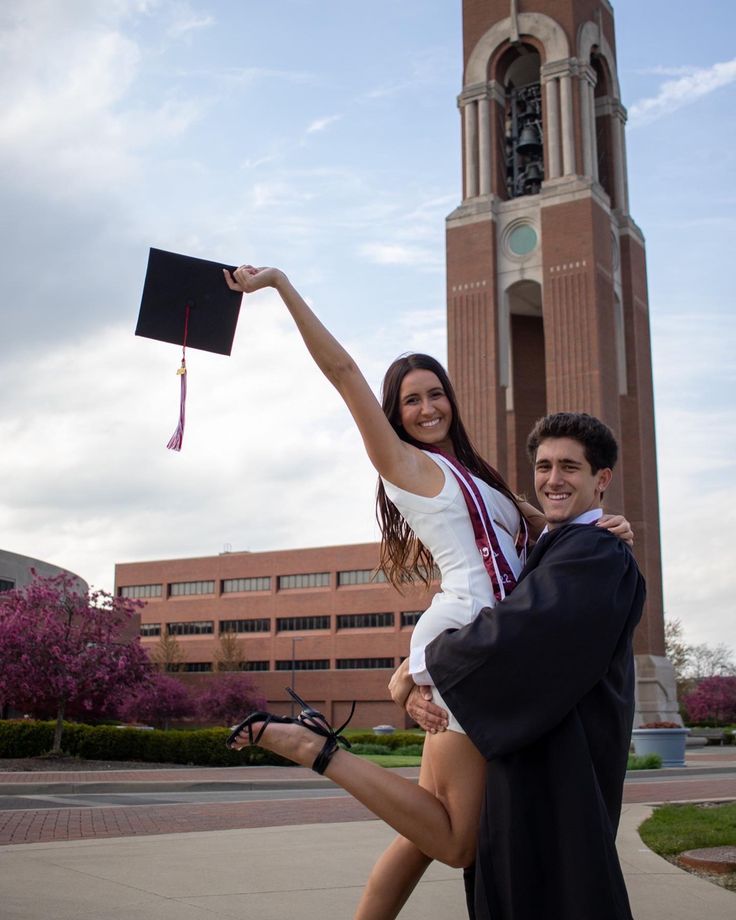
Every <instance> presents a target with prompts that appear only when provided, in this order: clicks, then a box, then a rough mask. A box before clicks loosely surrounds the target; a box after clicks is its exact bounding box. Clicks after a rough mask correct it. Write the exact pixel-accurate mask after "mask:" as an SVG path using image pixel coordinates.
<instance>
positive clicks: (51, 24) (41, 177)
mask: <svg viewBox="0 0 736 920" xmlns="http://www.w3.org/2000/svg"><path fill="white" fill-rule="evenodd" d="M137 10H140V5H131V4H122V3H121V4H118V17H119V18H122V17H123V16H124V15H127V14H129V13H131V12H135V11H137ZM57 14H58V10H57ZM71 25H72V23H70V22H69V21H68V20H65V19H63V17H59V18H58V19H57V18H55V17H54V16H53V15H52V16H51V17H50V18H44V17H43V16H28V17H26V18H24V17H18V18H16V19H15V20H13V21H12V22H11V23H10V24H9V25H6V27H5V28H4V29H3V30H2V32H0V145H1V152H0V158H1V159H0V161H1V162H2V163H3V165H4V166H5V168H6V169H7V170H8V171H12V173H13V175H14V177H15V181H16V182H17V181H21V182H22V181H26V182H27V183H28V184H29V185H32V186H33V187H34V188H38V187H39V186H41V187H42V188H43V190H44V193H45V194H51V195H53V196H54V197H72V196H75V195H81V194H84V193H85V191H87V192H88V191H90V190H92V189H95V190H103V191H110V190H112V189H114V188H115V187H116V186H119V185H120V184H121V183H122V182H124V181H126V180H127V179H129V178H130V176H131V174H132V173H133V172H134V171H135V170H136V169H137V168H138V167H139V165H140V164H139V162H138V153H139V151H141V150H142V149H143V148H145V147H149V146H151V145H154V144H156V143H158V142H160V141H161V140H166V139H170V138H172V137H175V136H178V135H180V134H182V133H183V132H184V131H186V130H187V128H188V127H189V126H190V125H191V124H192V123H193V122H194V121H195V120H196V119H197V118H198V117H199V114H200V110H199V103H198V102H197V101H196V100H194V99H191V98H182V99H179V100H177V99H176V98H175V97H173V96H169V97H167V98H163V97H162V98H161V99H160V100H158V101H155V100H154V101H151V102H150V103H148V104H143V105H142V104H137V105H136V104H134V103H132V102H131V101H130V99H131V96H132V92H133V89H134V87H135V84H136V81H137V80H138V79H139V77H140V73H141V67H142V53H141V48H140V47H139V45H138V44H137V43H136V42H135V41H134V40H132V39H131V38H129V37H127V36H126V35H125V34H123V32H122V31H120V29H119V23H118V22H117V21H116V20H115V19H114V17H112V16H111V15H110V14H109V11H108V16H107V18H103V17H96V18H91V19H90V23H89V24H88V25H87V26H86V27H76V28H72V27H71Z"/></svg>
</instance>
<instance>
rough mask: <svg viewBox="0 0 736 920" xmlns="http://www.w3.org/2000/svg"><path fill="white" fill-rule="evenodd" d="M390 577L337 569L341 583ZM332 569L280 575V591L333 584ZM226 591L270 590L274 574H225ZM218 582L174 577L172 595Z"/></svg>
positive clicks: (154, 591) (136, 594)
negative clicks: (238, 575)
mask: <svg viewBox="0 0 736 920" xmlns="http://www.w3.org/2000/svg"><path fill="white" fill-rule="evenodd" d="M386 581H387V579H386V576H385V575H384V574H383V572H380V571H376V570H374V569H347V570H345V571H342V572H338V573H337V585H338V587H345V586H348V585H367V584H384V583H386ZM329 586H330V573H329V572H308V573H305V574H301V575H279V576H277V578H276V587H277V590H278V591H288V590H293V589H294V588H329ZM220 589H221V593H222V594H240V593H244V592H247V591H270V590H271V577H270V576H268V575H266V576H261V577H257V578H223V579H222V581H221V583H220ZM119 593H120V596H121V597H130V598H136V599H139V600H141V599H143V600H144V599H146V598H156V597H163V585H161V584H157V585H125V586H124V587H122V588H120V592H119ZM214 593H215V582H214V580H208V581H173V582H171V583H170V584H169V585H168V596H169V597H191V596H196V595H199V594H214Z"/></svg>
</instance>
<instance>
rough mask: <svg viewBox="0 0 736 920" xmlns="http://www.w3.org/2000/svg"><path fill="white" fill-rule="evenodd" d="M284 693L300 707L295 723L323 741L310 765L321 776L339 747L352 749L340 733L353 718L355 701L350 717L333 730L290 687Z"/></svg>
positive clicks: (317, 711)
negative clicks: (320, 748)
mask: <svg viewBox="0 0 736 920" xmlns="http://www.w3.org/2000/svg"><path fill="white" fill-rule="evenodd" d="M286 692H287V693H288V694H289V696H290V697H291V698H292V700H294V702H295V703H296V704H297V705H299V706H301V707H302V711H301V712H300V713H299V715H298V716H297V717H296V720H295V721H296V722H298V723H299V724H300V725H303V726H304V727H305V728H308V729H309V731H310V732H314V734H315V735H319V736H320V737H321V738H324V739H325V743H324V744H323V745H322V750H321V751H320V752H319V754H317V756H316V757H315V759H314V763H313V764H312V769H313V770H314V772H315V773H320V774H322V773H324V772H325V770H326V769H327V764H328V763H329V762H330V760H331V759H332V756H333V754H334V753H335V751H336V750H337V749H338V748H339V747H340V746H342V747H344V748H345V749H346V750H347V749H349V748H351V747H352V745H351V744H350V742H349V741H348V739H347V738H343V736H342V732H343V731H344V730H345V729H346V728H347V726H348V725H349V724H350V720H351V719H352V718H353V713H354V712H355V700H353V705H352V706H351V707H350V715H349V716H348V717H347V719H345V721H344V722H343V723H342V725H341V726H340V727H339V728H337V729H335V728H333V727H332V726H331V725H330V723H329V722H328V721H327V719H326V718H325V717H324V716H323V715H322V713H321V712H320V711H319V710H318V709H313V708H312V707H311V706H308V705H307V704H306V703H305V702H304V700H303V699H302V698H301V697H300V696H299V694H298V693H296V691H295V690H292V689H291V687H287V688H286Z"/></svg>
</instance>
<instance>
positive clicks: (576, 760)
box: [407, 413, 644, 920]
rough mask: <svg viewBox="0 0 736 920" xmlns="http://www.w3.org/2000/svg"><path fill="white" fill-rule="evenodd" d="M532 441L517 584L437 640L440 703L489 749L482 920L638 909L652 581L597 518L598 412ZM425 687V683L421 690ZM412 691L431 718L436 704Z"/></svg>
mask: <svg viewBox="0 0 736 920" xmlns="http://www.w3.org/2000/svg"><path fill="white" fill-rule="evenodd" d="M527 449H528V453H529V456H530V459H531V460H532V462H533V464H534V479H535V491H536V493H537V498H538V500H539V503H540V505H541V508H542V511H543V512H544V514H545V516H546V518H547V521H548V526H547V528H546V530H545V532H544V534H543V535H542V537H541V538H540V540H539V541H538V543H537V545H536V546H535V548H534V550H533V552H532V553H531V555H530V558H529V561H528V563H527V565H526V567H525V569H524V571H523V572H522V575H521V578H520V581H519V584H518V585H517V587H516V589H515V590H514V592H513V594H512V595H511V596H510V597H508V598H507V599H505V600H504V601H502V602H501V603H500V604H499V605H497V606H496V607H494V608H492V609H490V608H489V609H485V610H483V611H482V612H481V614H480V615H479V616H478V617H477V619H476V620H475V621H474V622H473V623H470V624H469V625H468V626H466V627H464V628H463V629H458V630H448V631H446V632H445V633H443V634H442V635H440V636H438V637H437V638H436V639H435V640H434V641H433V642H432V643H431V644H430V645H429V646H428V648H427V656H426V661H427V668H428V670H429V673H430V676H431V677H432V680H433V681H434V683H435V685H436V686H437V688H438V690H439V692H440V693H441V694H442V696H443V698H444V700H445V701H446V702H447V704H448V706H449V707H450V709H451V710H452V712H453V713H454V715H455V716H456V717H457V718H458V720H459V721H460V724H461V725H462V726H463V728H464V729H465V731H466V732H467V733H468V735H469V736H470V738H471V739H472V741H473V742H474V743H475V745H476V746H477V747H478V749H479V750H480V751H481V753H482V754H483V755H484V756H485V758H486V760H487V762H488V766H487V782H486V795H485V803H484V806H483V810H482V814H481V823H480V831H479V840H478V850H477V857H476V867H477V868H476V878H475V911H476V917H477V920H540V918H544V920H631V911H630V908H629V903H628V897H627V894H626V888H625V885H624V880H623V875H622V873H621V868H620V866H619V862H618V857H617V854H616V848H615V838H616V830H617V827H618V820H619V815H620V811H621V799H622V794H623V782H624V776H625V772H626V762H627V756H628V750H629V743H630V737H631V726H632V718H633V708H634V661H633V653H632V634H633V632H634V628H635V626H636V624H637V623H638V621H639V618H640V616H641V610H642V605H643V603H644V580H643V578H642V576H641V574H640V572H639V570H638V568H637V565H636V562H635V561H634V558H633V556H632V554H631V552H630V550H629V548H628V547H627V546H626V544H624V543H623V542H621V541H620V540H618V539H617V538H616V537H614V536H612V535H611V534H610V533H609V532H608V531H605V530H603V529H601V528H599V527H595V526H586V525H591V524H594V523H595V521H596V520H597V519H598V518H599V517H600V515H601V514H602V500H603V495H604V493H605V490H606V488H607V487H608V485H609V483H610V481H611V476H612V470H613V467H614V465H615V462H616V458H617V453H618V448H617V445H616V441H615V439H614V437H613V435H612V433H611V432H610V430H609V429H608V428H607V427H606V426H605V425H604V424H603V423H602V422H600V421H599V420H598V419H595V418H593V417H591V416H589V415H584V414H575V413H557V414H555V415H549V416H547V417H545V418H543V419H540V420H539V421H538V422H537V424H536V425H535V427H534V429H533V431H532V432H531V434H530V435H529V439H528V442H527ZM424 695H426V694H424ZM424 695H423V694H422V691H421V689H420V688H418V687H417V688H414V690H413V691H412V693H411V694H410V697H409V700H408V701H407V709H408V711H409V712H410V714H411V715H412V716H413V717H414V718H415V719H416V720H417V721H418V722H419V723H420V724H422V725H423V726H424V727H426V728H429V729H430V730H431V729H433V728H437V727H441V725H442V721H441V719H440V718H439V717H438V714H439V713H441V710H438V709H437V707H434V706H432V704H431V703H429V702H428V701H427V700H425V699H424Z"/></svg>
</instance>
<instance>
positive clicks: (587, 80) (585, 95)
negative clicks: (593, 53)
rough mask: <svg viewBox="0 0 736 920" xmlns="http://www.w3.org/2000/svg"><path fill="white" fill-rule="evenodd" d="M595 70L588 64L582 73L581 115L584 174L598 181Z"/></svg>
mask: <svg viewBox="0 0 736 920" xmlns="http://www.w3.org/2000/svg"><path fill="white" fill-rule="evenodd" d="M595 84H596V75H595V70H593V68H592V67H591V66H590V64H586V65H585V66H584V67H583V68H582V69H581V71H580V115H581V119H582V130H583V173H584V174H585V175H586V176H590V178H591V179H593V180H594V181H597V180H598V150H597V144H596V137H595V96H594V90H595Z"/></svg>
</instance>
